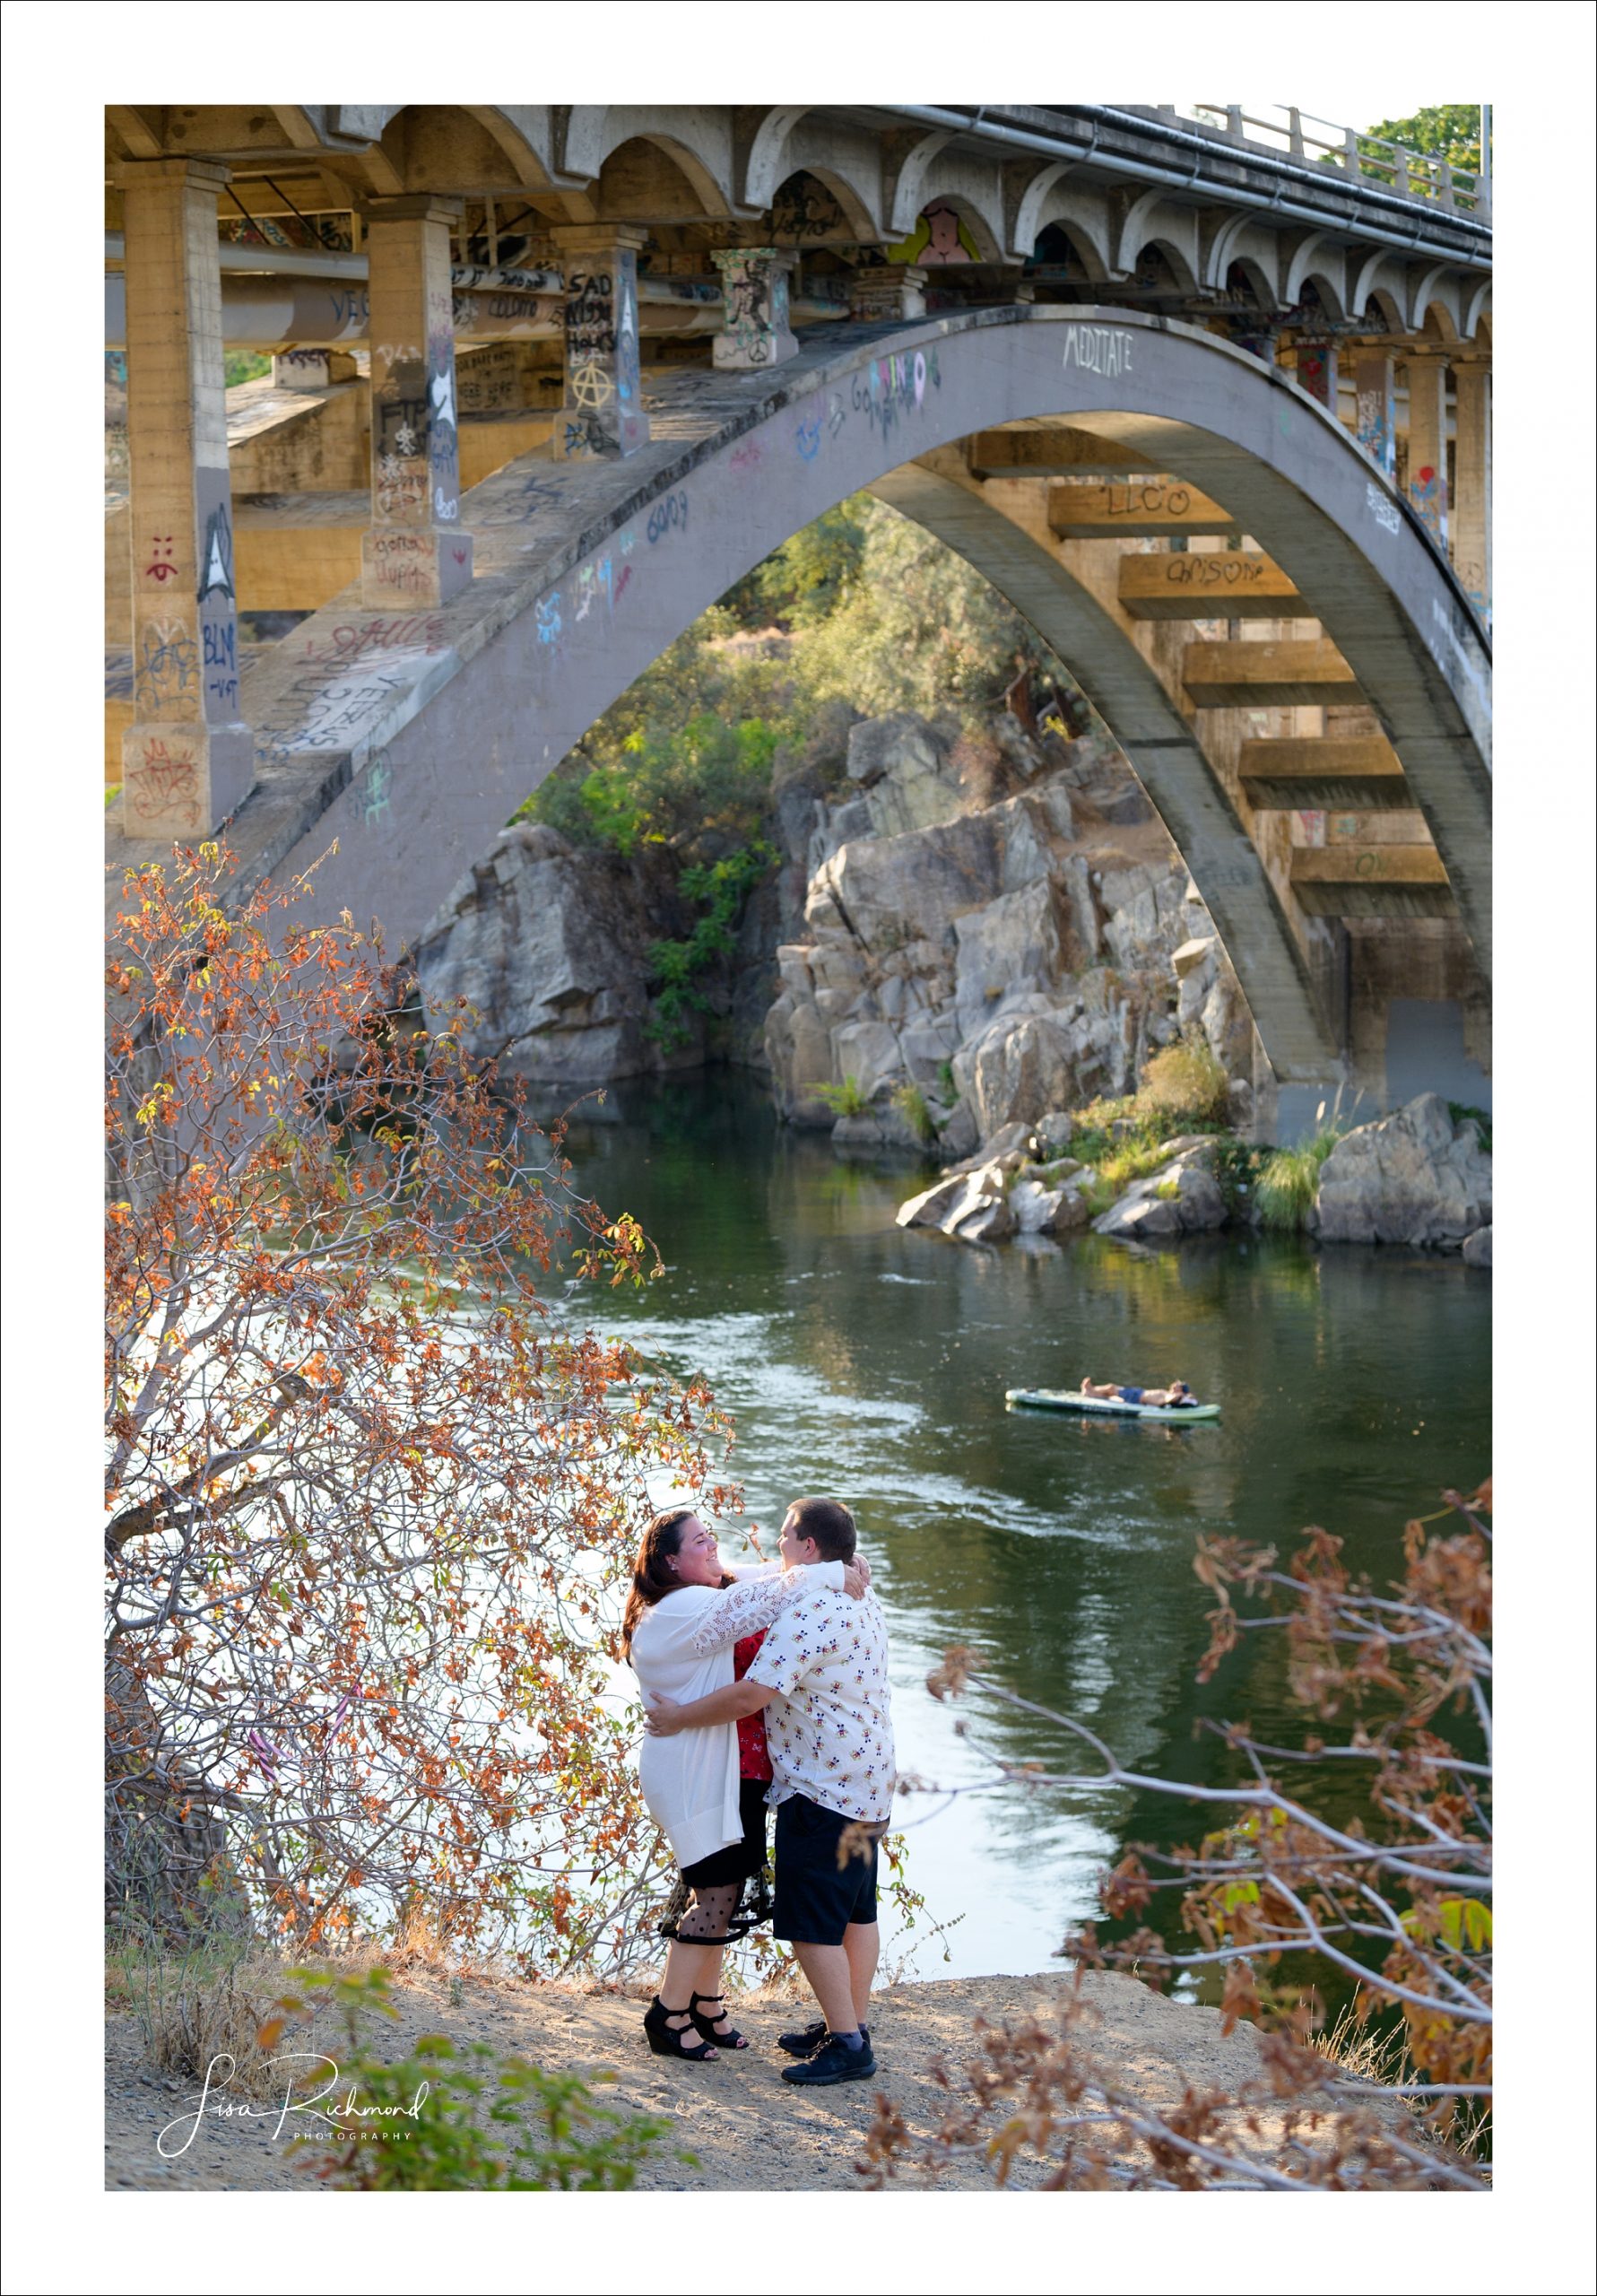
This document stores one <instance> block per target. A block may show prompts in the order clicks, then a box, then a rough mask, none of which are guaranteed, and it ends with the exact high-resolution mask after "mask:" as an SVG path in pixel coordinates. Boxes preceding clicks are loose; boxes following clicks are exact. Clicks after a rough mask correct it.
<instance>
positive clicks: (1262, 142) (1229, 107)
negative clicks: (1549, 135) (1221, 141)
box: [1126, 104, 1491, 223]
mask: <svg viewBox="0 0 1597 2296" xmlns="http://www.w3.org/2000/svg"><path fill="white" fill-rule="evenodd" d="M1126 109H1141V106H1127V107H1126ZM1147 109H1148V110H1149V112H1150V114H1151V115H1152V116H1153V117H1156V118H1164V119H1180V120H1185V121H1189V122H1190V123H1192V124H1193V126H1198V127H1202V128H1207V129H1209V130H1210V131H1211V133H1214V134H1215V135H1218V136H1223V137H1224V138H1225V140H1226V141H1227V142H1228V143H1240V144H1243V145H1246V146H1251V147H1253V148H1254V149H1256V150H1259V151H1263V152H1271V153H1272V154H1274V155H1275V156H1277V157H1281V156H1283V155H1284V156H1285V157H1287V158H1289V159H1294V160H1301V161H1304V162H1305V163H1306V164H1307V165H1309V166H1311V167H1312V166H1314V165H1315V164H1316V163H1317V164H1318V165H1320V166H1321V167H1324V168H1337V169H1341V170H1342V171H1343V172H1344V173H1345V174H1347V175H1349V176H1350V177H1352V178H1355V179H1357V180H1358V181H1360V182H1364V183H1370V184H1374V185H1376V186H1378V187H1379V188H1380V189H1381V190H1383V191H1389V192H1393V193H1394V194H1395V195H1396V196H1397V197H1398V198H1400V199H1414V200H1424V201H1427V202H1428V203H1429V204H1433V205H1435V206H1438V207H1449V208H1453V209H1455V210H1457V211H1458V212H1459V213H1464V214H1472V215H1473V216H1475V217H1476V219H1477V220H1478V221H1479V222H1482V223H1485V222H1489V221H1490V220H1491V160H1490V152H1491V141H1490V137H1491V129H1490V117H1491V112H1490V107H1489V105H1488V106H1483V107H1482V109H1483V111H1484V113H1485V126H1486V142H1485V144H1484V146H1483V153H1484V157H1483V164H1482V166H1481V168H1480V170H1479V171H1477V170H1475V169H1473V168H1462V167H1456V166H1454V163H1453V162H1452V161H1449V160H1448V159H1447V158H1446V157H1445V154H1443V153H1441V152H1417V151H1412V150H1410V148H1409V147H1408V146H1407V145H1405V144H1402V143H1392V142H1391V141H1389V139H1388V138H1387V137H1385V136H1384V135H1370V134H1369V132H1368V131H1367V129H1365V128H1361V127H1342V126H1338V125H1337V124H1336V123H1335V122H1334V121H1332V120H1328V119H1320V118H1317V117H1315V114H1314V113H1313V112H1308V111H1305V110H1303V109H1301V107H1300V106H1299V105H1298V104H1263V105H1261V106H1260V107H1259V109H1257V110H1256V111H1250V110H1248V109H1247V108H1246V107H1245V105H1242V104H1150V106H1148V108H1147Z"/></svg>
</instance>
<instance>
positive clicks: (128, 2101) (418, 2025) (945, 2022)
mask: <svg viewBox="0 0 1597 2296" xmlns="http://www.w3.org/2000/svg"><path fill="white" fill-rule="evenodd" d="M1070 1983H1071V1980H1070V1979H1068V1978H1067V1977H1064V1976H1058V1977H1053V1976H1050V1977H1035V1978H1013V1977H993V1978H977V1979H969V1980H966V1981H962V1982H945V1981H938V1982H930V1983H924V1984H900V1985H894V1986H890V1987H884V1988H883V1989H882V1990H881V1992H880V1993H879V1994H878V1995H877V1996H875V2015H874V2019H873V2022H872V2043H873V2047H874V2048H875V2052H876V2058H877V2066H878V2071H877V2074H876V2076H875V2078H874V2079H873V2080H871V2081H869V2082H861V2083H858V2084H857V2086H855V2085H847V2086H844V2087H841V2088H830V2089H821V2090H816V2091H810V2092H804V2091H796V2090H794V2089H793V2088H791V2087H790V2086H789V2085H788V2084H787V2083H785V2082H783V2081H782V2080H781V2079H780V2078H779V2077H778V2076H779V2073H780V2070H781V2067H782V2066H784V2065H785V2064H787V2063H789V2062H790V2061H791V2060H790V2059H788V2058H787V2057H784V2056H783V2055H782V2054H781V2052H780V2051H779V2050H778V2049H777V2045H776V2042H777V2034H778V2033H779V2032H783V2031H788V2030H790V2029H791V2028H792V2026H793V2025H794V2023H795V2022H798V2023H803V2022H807V2019H808V2015H809V2013H810V2012H809V2009H808V2007H807V2006H806V2005H803V2004H801V2003H800V2002H799V2001H798V1999H797V1996H794V1995H788V1996H777V1995H776V1994H774V1993H772V1992H766V1993H763V1994H759V1995H756V1996H751V1997H747V1998H745V1999H744V2000H742V2001H740V2002H739V2003H738V2004H737V2006H736V2019H737V2022H738V2023H739V2025H740V2026H741V2028H742V2031H744V2032H745V2033H746V2034H747V2035H748V2037H749V2039H750V2042H751V2047H750V2048H748V2049H747V2050H740V2051H737V2052H735V2053H725V2052H724V2053H723V2054H722V2055H721V2056H720V2057H717V2058H716V2059H715V2060H714V2061H713V2062H709V2063H707V2064H702V2065H693V2064H685V2063H677V2062H675V2061H673V2060H672V2059H670V2058H667V2057H652V2056H650V2055H649V2054H648V2051H647V2046H646V2044H645V2041H644V2037H643V2030H642V2022H641V2021H642V2014H643V2006H644V2004H643V2003H642V2002H641V2001H640V2000H636V1999H632V1998H629V1997H628V1996H623V1995H621V1994H620V1993H616V1992H603V1991H585V1990H581V1989H579V1988H577V1987H567V1986H559V1985H527V1984H524V1983H519V1982H502V1981H496V1980H490V1979H466V1980H464V1983H463V1984H462V1986H461V1987H460V1994H461V1998H460V2001H459V2003H458V2005H451V2002H450V1987H449V1981H448V1979H447V1977H444V1976H441V1975H438V1974H435V1973H434V1972H431V1971H430V1970H417V1971H414V1972H412V1973H407V1974H405V1975H403V1976H400V1977H396V1978H395V1983H394V1988H393V1996H392V1997H393V1999H394V2003H395V2007H396V2008H397V2009H398V2011H399V2018H398V2021H397V2022H395V2023H394V2024H393V2025H392V2026H388V2027H386V2029H385V2043H384V2054H385V2055H389V2054H392V2055H393V2056H400V2055H403V2054H404V2050H405V2049H406V2048H408V2046H409V2044H410V2043H411V2042H412V2040H413V2039H416V2038H417V2037H418V2036H420V2035H421V2034H422V2033H430V2032H431V2033H445V2034H447V2035H448V2036H449V2037H450V2038H451V2039H454V2040H456V2042H460V2041H465V2040H473V2039H479V2040H485V2041H489V2042H490V2043H492V2045H493V2046H494V2048H496V2049H498V2050H499V2051H500V2052H502V2053H505V2054H508V2053H510V2052H512V2051H515V2052H518V2053H520V2054H522V2055H524V2056H525V2057H528V2058H530V2059H531V2061H532V2062H533V2063H534V2064H535V2065H539V2066H543V2067H544V2068H546V2069H547V2070H549V2071H557V2070H559V2071H563V2070H572V2071H576V2072H578V2073H580V2074H584V2075H585V2076H586V2077H587V2078H589V2079H592V2077H593V2076H594V2074H596V2073H598V2072H600V2071H601V2070H604V2069H608V2070H609V2071H611V2072H612V2073H613V2074H614V2075H615V2078H614V2080H613V2081H612V2082H606V2083H604V2084H603V2086H602V2087H601V2088H599V2089H598V2091H597V2094H598V2096H599V2097H600V2098H601V2099H602V2100H604V2101H606V2102H609V2103H612V2104H616V2105H621V2106H623V2107H632V2108H634V2109H637V2110H638V2111H641V2112H654V2113H663V2114H665V2115H668V2116H669V2117H670V2118H671V2119H672V2121H673V2123H674V2125H675V2126H676V2129H677V2130H678V2132H679V2141H680V2143H681V2144H682V2145H683V2146H685V2147H687V2148H688V2149H690V2150H691V2151H692V2152H694V2153H696V2154H697V2156H698V2161H699V2165H698V2167H697V2168H690V2167H688V2166H686V2165H685V2164H683V2163H682V2162H681V2161H677V2160H675V2159H673V2157H671V2155H670V2154H669V2153H667V2154H666V2155H665V2157H664V2158H660V2159H656V2160H654V2161H650V2162H649V2163H647V2165H646V2166H645V2167H644V2169H643V2170H642V2171H641V2172H640V2175H639V2178H638V2190H640V2191H710V2192H731V2191H743V2190H748V2191H785V2190H799V2191H857V2190H858V2189H860V2187H861V2184H862V2179H861V2176H860V2173H859V2171H858V2169H857V2168H856V2165H855V2164H856V2162H857V2161H859V2159H860V2157H861V2146H862V2140H863V2138H864V2133H865V2131H866V2129H867V2128H868V2127H869V2126H870V2124H871V2121H872V2118H873V2116H874V2111H875V2103H876V2097H877V2093H878V2092H879V2091H880V2092H884V2093H885V2094H886V2095H887V2096H888V2097H889V2098H890V2100H892V2103H893V2104H894V2105H895V2106H896V2107H897V2108H898V2111H899V2112H900V2113H901V2114H902V2115H903V2118H904V2119H905V2121H906V2123H907V2126H908V2127H909V2129H910V2131H911V2133H912V2134H914V2135H930V2134H931V2133H932V2131H933V2129H934V2128H935V2127H936V2126H938V2124H939V2122H940V2121H941V2119H942V2115H943V2111H944V2110H945V2109H946V2104H947V2097H946V2093H945V2092H944V2091H943V2090H942V2089H941V2088H940V2087H939V2086H938V2085H937V2083H935V2082H934V2081H933V2078H932V2076H931V2073H930V2070H929V2061H930V2060H932V2059H933V2058H934V2057H939V2056H942V2057H946V2058H947V2059H948V2061H949V2063H950V2066H959V2064H961V2063H963V2062H965V2061H967V2060H968V2059H969V2058H970V2057H972V2056H973V2054H974V2049H973V2045H972V2039H971V2024H972V2021H973V2020H974V2019H975V2018H976V2016H978V2015H979V2016H982V2017H984V2018H985V2020H986V2021H987V2022H989V2023H997V2022H1003V2021H1005V2020H1011V2019H1016V2018H1022V2017H1028V2016H1030V2015H1034V2014H1035V2015H1038V2016H1039V2017H1040V2018H1041V2019H1042V2020H1043V2021H1044V2022H1047V2021H1048V2018H1049V2013H1050V2009H1051V2008H1052V2007H1053V2005H1055V2004H1056V2003H1057V2002H1058V2000H1059V1997H1060V1996H1062V1995H1063V1993H1064V1992H1065V1991H1066V1990H1067V1989H1068V1987H1069V1985H1070ZM1082 1989H1083V1992H1084V1994H1085V1996H1086V1998H1087V2000H1088V2001H1089V2004H1090V2005H1091V2007H1092V2009H1093V2012H1094V2013H1095V2015H1096V2016H1097V2018H1098V2021H1099V2022H1098V2030H1097V2031H1096V2032H1095V2034H1094V2035H1093V2040H1094V2045H1095V2048H1097V2049H1098V2050H1100V2051H1101V2052H1102V2053H1103V2055H1104V2056H1105V2057H1107V2059H1108V2061H1109V2062H1111V2063H1113V2064H1114V2065H1115V2066H1117V2067H1118V2068H1119V2070H1120V2072H1121V2073H1122V2074H1123V2075H1124V2078H1125V2079H1126V2080H1127V2081H1128V2083H1134V2084H1135V2085H1136V2087H1137V2088H1138V2089H1139V2090H1140V2091H1141V2093H1142V2094H1143V2095H1145V2096H1146V2097H1147V2098H1148V2099H1149V2100H1150V2101H1159V2102H1164V2101H1167V2102H1174V2101H1175V2100H1177V2099H1178V2098H1179V2097H1180V2095H1181V2094H1182V2092H1183V2091H1184V2090H1185V2088H1187V2087H1188V2086H1189V2085H1190V2086H1193V2087H1196V2088H1202V2087H1208V2086H1210V2085H1211V2084H1212V2085H1219V2084H1221V2083H1234V2082H1237V2081H1241V2080H1245V2078H1247V2076H1248V2075H1249V2074H1250V2073H1252V2072H1254V2071H1256V2070H1257V2057H1256V2053H1255V2044H1254V2033H1253V2030H1252V2028H1251V2027H1249V2026H1247V2025H1239V2026H1237V2029H1236V2030H1235V2031H1233V2032H1232V2033H1231V2034H1230V2036H1229V2037H1228V2038H1227V2039H1222V2038H1221V2035H1220V2031H1219V2022H1220V2021H1219V2012H1218V2011H1217V2010H1213V2009H1202V2008H1195V2007H1193V2006H1190V2005H1186V2004H1184V2003H1176V2002H1171V2001H1167V2000H1165V1999H1163V1998H1161V1997H1160V1996H1159V1995H1157V1994H1153V1993H1150V1992H1149V1991H1148V1989H1147V1988H1146V1987H1144V1986H1141V1985H1139V1984H1138V1983H1137V1982H1136V1981H1135V1980H1134V1979H1130V1978H1123V1977H1109V1976H1089V1977H1087V1978H1085V1979H1083V1981H1082ZM268 1997H269V1996H268ZM310 2039H311V2040H312V2041H313V2043H317V2044H318V2045H321V2046H325V2047H326V2048H328V2050H329V2053H330V2054H332V2055H334V2057H336V2055H337V2042H336V2041H335V2040H333V2039H328V2038H327V2037H326V2036H325V2035H323V2034H322V2033H321V2032H320V2031H319V2029H318V2031H317V2033H315V2034H313V2035H312V2036H310ZM390 2043H391V2044H392V2047H391V2049H390V2046H389V2044H390ZM304 2045H305V2044H304V2042H303V2041H301V2042H300V2043H299V2046H304ZM285 2046H286V2044H285ZM213 2101H214V2092H213ZM199 2102H200V2084H199V2083H198V2081H196V2080H187V2081H178V2080H175V2079H172V2078H169V2076H167V2075H165V2074H161V2073H158V2072H156V2071H155V2070H153V2069H152V2066H150V2064H149V2063H148V2061H147V2059H146V2057H145V2055H144V2051H143V2041H142V2038H141V2034H140V2031H139V2027H138V2025H137V2023H136V2022H135V2019H134V2018H133V2017H132V2016H129V2015H116V2016H113V2017H111V2018H110V2019H109V2020H108V2033H107V2045H106V2128H107V2144H106V2183H107V2187H108V2188H110V2189H117V2188H122V2189H134V2190H143V2191H178V2190H181V2191H190V2192H263V2191H272V2192H289V2191H319V2190H322V2189H324V2187H321V2186H319V2185H318V2184H317V2183H316V2181H315V2179H312V2178H311V2177H310V2176H309V2175H308V2173H307V2171H306V2170H305V2169H304V2168H303V2167H300V2166H298V2165H297V2164H296V2162H295V2161H294V2159H293V2158H292V2157H291V2155H290V2154H289V2153H288V2151H287V2134H291V2127H290V2130H289V2131H288V2132H287V2133H285V2135H282V2136H280V2135H278V2134H277V2112H276V2109H275V2108H274V2107H273V2105H270V2104H267V2103H260V2104H256V2107H255V2115H256V2116H257V2117H252V2118H222V2117H221V2116H220V2115H219V2114H217V2113H216V2112H214V2111H213V2112H211V2113H208V2114H207V2115H205V2116H204V2119H203V2121H202V2123H201V2125H200V2126H199V2127H198V2129H197V2131H196V2132H195V2135H194V2137H193V2141H192V2142H191V2143H190V2144H188V2146H187V2150H186V2151H184V2152H182V2153H181V2154H180V2155H179V2157H178V2158H176V2159H172V2160H163V2159H162V2158H161V2154H160V2152H158V2150H157V2145H156V2138H157V2135H159V2133H160V2132H161V2130H162V2129H163V2128H165V2127H167V2126H169V2124H170V2123H172V2122H174V2121H178V2122H179V2124H180V2125H179V2126H178V2131H177V2134H176V2135H174V2136H169V2139H168V2145H169V2149H172V2148H174V2147H175V2146H176V2145H178V2144H181V2143H182V2140H183V2139H184V2138H185V2137H186V2136H187V2135H188V2134H189V2130H190V2127H191V2126H193V2117H194V2115H195V2109H196V2107H197V2106H198V2104H199ZM1039 2177H1040V2171H1039V2170H1037V2169H1036V2168H1035V2167H1033V2168H1031V2169H1028V2168H1027V2167H1026V2166H1025V2165H1024V2164H1023V2163H1022V2164H1020V2167H1019V2168H1018V2170H1017V2173H1016V2175H1015V2176H1014V2178H1013V2179H1011V2181H1012V2182H1013V2183H1014V2184H1016V2185H1021V2186H1023V2185H1025V2184H1028V2183H1036V2182H1037V2181H1038V2180H1039ZM904 2181H905V2182H906V2183H913V2182H914V2181H916V2180H915V2179H905V2180H904ZM991 2182H992V2179H991V2175H990V2172H989V2171H988V2170H987V2169H986V2168H985V2164H984V2163H983V2162H982V2161H979V2160H971V2161H963V2162H960V2163H959V2164H957V2165H956V2166H955V2167H953V2168H952V2169H950V2170H945V2171H944V2173H943V2174H942V2177H941V2178H940V2179H939V2188H940V2189H946V2190H955V2191H958V2190H971V2191H975V2190H985V2189H988V2188H990V2187H991Z"/></svg>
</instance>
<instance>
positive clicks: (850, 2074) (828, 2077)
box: [782, 2033, 876, 2089]
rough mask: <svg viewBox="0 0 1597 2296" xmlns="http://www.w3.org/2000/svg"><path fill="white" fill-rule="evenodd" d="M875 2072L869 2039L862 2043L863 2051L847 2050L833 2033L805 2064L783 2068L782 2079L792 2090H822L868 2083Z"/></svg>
mask: <svg viewBox="0 0 1597 2296" xmlns="http://www.w3.org/2000/svg"><path fill="white" fill-rule="evenodd" d="M862 2038H863V2036H862ZM875 2070H876V2059H875V2058H874V2057H872V2054H871V2044H870V2041H869V2039H864V2047H863V2048H849V2046H848V2044H847V2043H846V2041H840V2040H839V2039H838V2037H837V2035H836V2034H835V2033H834V2034H833V2035H832V2037H831V2039H829V2040H828V2041H826V2042H824V2043H823V2044H822V2046H821V2047H820V2048H819V2049H817V2051H816V2053H815V2055H814V2056H813V2057H811V2058H810V2060H809V2062H808V2063H807V2064H804V2065H785V2066H783V2067H782V2078H783V2080H784V2081H791V2082H792V2083H793V2084H794V2087H795V2088H805V2089H826V2088H829V2087H830V2086H831V2084H832V2083H834V2082H836V2081H868V2080H869V2079H870V2078H871V2075H872V2074H873V2073H874V2072H875Z"/></svg>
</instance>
